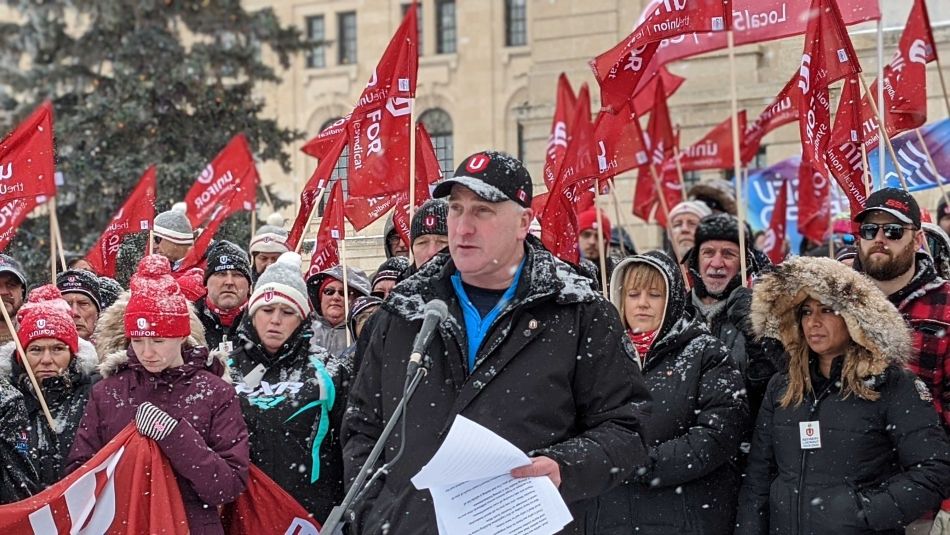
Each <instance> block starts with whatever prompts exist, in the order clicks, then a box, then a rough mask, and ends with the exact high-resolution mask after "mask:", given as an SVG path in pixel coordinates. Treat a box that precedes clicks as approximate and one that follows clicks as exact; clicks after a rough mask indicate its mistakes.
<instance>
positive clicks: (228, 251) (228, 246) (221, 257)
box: [205, 240, 251, 286]
mask: <svg viewBox="0 0 950 535" xmlns="http://www.w3.org/2000/svg"><path fill="white" fill-rule="evenodd" d="M222 271H237V272H238V273H240V274H241V275H243V276H244V278H245V279H247V282H248V284H250V283H251V262H250V260H248V258H247V253H246V252H244V249H241V248H240V247H238V246H237V245H236V244H234V243H232V242H229V241H227V240H219V241H216V242H215V243H214V245H212V246H211V247H210V248H209V249H208V269H206V270H205V285H206V286H207V284H208V279H209V278H211V275H214V274H215V273H220V272H222Z"/></svg>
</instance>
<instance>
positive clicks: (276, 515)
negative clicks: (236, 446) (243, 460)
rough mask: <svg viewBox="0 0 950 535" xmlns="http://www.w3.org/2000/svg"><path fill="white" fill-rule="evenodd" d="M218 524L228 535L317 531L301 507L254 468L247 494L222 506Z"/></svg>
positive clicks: (300, 534) (248, 481)
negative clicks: (222, 525) (220, 524)
mask: <svg viewBox="0 0 950 535" xmlns="http://www.w3.org/2000/svg"><path fill="white" fill-rule="evenodd" d="M221 523H222V524H224V532H225V533H227V534H228V535H261V534H264V533H290V534H294V535H310V534H313V535H316V533H317V529H318V528H319V527H320V525H319V524H318V523H317V522H316V520H314V519H313V517H311V516H310V513H308V512H307V510H306V509H304V508H303V506H302V505H300V504H299V503H297V501H296V500H294V498H293V497H292V496H291V495H290V494H287V491H285V490H284V489H282V488H280V486H279V485H277V483H274V481H273V480H272V479H271V478H269V477H267V474H265V473H264V472H262V471H261V469H260V468H258V467H256V466H254V465H253V464H252V465H250V467H249V470H248V477H247V490H245V491H244V492H242V493H241V495H240V496H238V499H237V500H235V501H234V503H230V504H228V505H226V506H224V510H223V511H222V513H221Z"/></svg>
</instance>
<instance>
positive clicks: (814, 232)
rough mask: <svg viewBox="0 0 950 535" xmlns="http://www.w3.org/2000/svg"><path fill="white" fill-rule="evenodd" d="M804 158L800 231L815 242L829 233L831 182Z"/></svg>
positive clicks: (799, 216) (799, 210) (819, 241)
mask: <svg viewBox="0 0 950 535" xmlns="http://www.w3.org/2000/svg"><path fill="white" fill-rule="evenodd" d="M827 176H828V175H826V174H824V173H821V172H819V171H817V170H815V168H814V167H812V166H811V165H809V163H808V162H807V161H806V160H805V159H802V163H801V166H800V167H799V168H798V233H799V234H801V235H802V236H804V237H806V238H808V239H809V240H811V241H813V242H815V243H821V242H822V240H824V239H825V236H826V235H827V234H828V229H829V224H830V223H829V222H830V218H831V202H830V195H831V182H830V181H829V179H828V178H827Z"/></svg>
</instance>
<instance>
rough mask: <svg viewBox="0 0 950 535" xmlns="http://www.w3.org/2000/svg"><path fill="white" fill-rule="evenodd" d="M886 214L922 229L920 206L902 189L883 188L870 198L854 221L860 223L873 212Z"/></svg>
mask: <svg viewBox="0 0 950 535" xmlns="http://www.w3.org/2000/svg"><path fill="white" fill-rule="evenodd" d="M875 211H877V212H884V213H887V214H890V215H892V216H894V217H896V218H897V220H898V221H900V222H901V223H906V224H908V225H913V227H914V228H916V229H919V228H920V206H919V205H918V204H917V200H916V199H914V196H913V195H911V194H910V193H908V192H906V191H904V190H903V189H900V188H881V189H879V190H877V191H875V192H874V193H871V195H869V196H868V200H867V202H865V203H864V210H861V211H860V212H858V215H856V216H855V217H854V220H855V221H857V222H858V223H860V222H861V221H862V220H864V218H865V217H867V216H868V215H869V214H870V213H871V212H875Z"/></svg>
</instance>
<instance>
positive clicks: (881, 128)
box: [858, 76, 908, 191]
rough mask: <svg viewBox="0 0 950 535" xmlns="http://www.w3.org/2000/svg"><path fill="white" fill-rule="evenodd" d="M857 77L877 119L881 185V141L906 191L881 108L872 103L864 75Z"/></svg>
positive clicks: (882, 165)
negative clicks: (879, 139)
mask: <svg viewBox="0 0 950 535" xmlns="http://www.w3.org/2000/svg"><path fill="white" fill-rule="evenodd" d="M858 79H859V80H861V87H863V88H864V94H865V95H866V96H867V99H868V103H869V104H870V105H871V113H873V114H874V116H875V117H877V121H878V124H877V130H878V132H880V136H881V141H880V142H878V149H877V150H878V153H879V154H880V156H879V157H878V160H879V161H880V162H881V164H880V166H879V169H880V175H879V176H880V180H881V187H884V185H885V184H884V163H883V162H884V155H883V154H881V143H882V142H883V143H884V145H885V147H886V148H887V153H888V155H889V156H890V157H891V162H892V163H893V164H894V170H895V171H896V172H897V178H899V179H900V181H901V187H902V188H904V191H908V190H907V182H906V181H905V180H904V173H903V172H902V171H901V166H900V164H898V163H897V153H896V152H894V145H892V144H891V138H890V137H888V135H887V124H886V123H885V122H884V117H883V116H882V115H881V109H880V108H878V107H877V105H876V104H875V103H874V99H873V98H871V92H870V90H869V89H868V85H867V83H866V82H865V81H864V77H863V76H858ZM877 85H878V87H879V88H880V87H883V86H882V84H880V83H878V84H877Z"/></svg>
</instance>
